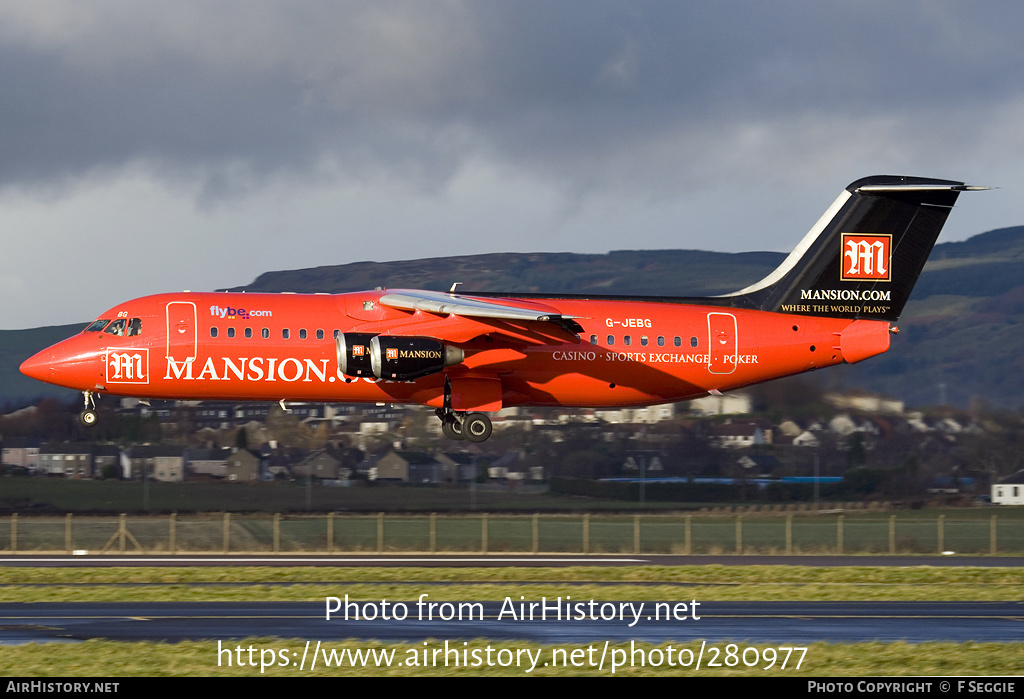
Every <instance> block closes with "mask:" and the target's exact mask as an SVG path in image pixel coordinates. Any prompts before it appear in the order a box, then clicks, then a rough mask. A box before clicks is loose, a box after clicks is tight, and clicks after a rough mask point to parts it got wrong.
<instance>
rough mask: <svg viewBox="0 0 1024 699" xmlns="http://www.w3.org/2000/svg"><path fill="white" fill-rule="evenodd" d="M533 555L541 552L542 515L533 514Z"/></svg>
mask: <svg viewBox="0 0 1024 699" xmlns="http://www.w3.org/2000/svg"><path fill="white" fill-rule="evenodd" d="M532 528H533V553H539V552H540V513H539V512H534V513H533V527H532Z"/></svg>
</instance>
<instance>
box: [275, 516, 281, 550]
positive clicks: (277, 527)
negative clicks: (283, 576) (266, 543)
mask: <svg viewBox="0 0 1024 699" xmlns="http://www.w3.org/2000/svg"><path fill="white" fill-rule="evenodd" d="M280 551H281V513H280V512H275V513H274V553H279V552H280Z"/></svg>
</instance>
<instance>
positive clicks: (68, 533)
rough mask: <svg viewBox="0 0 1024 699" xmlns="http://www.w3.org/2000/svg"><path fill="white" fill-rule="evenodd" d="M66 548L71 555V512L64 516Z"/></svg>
mask: <svg viewBox="0 0 1024 699" xmlns="http://www.w3.org/2000/svg"><path fill="white" fill-rule="evenodd" d="M64 548H65V550H67V552H68V555H71V551H72V549H71V513H70V512H68V514H67V516H66V517H65V518H64Z"/></svg>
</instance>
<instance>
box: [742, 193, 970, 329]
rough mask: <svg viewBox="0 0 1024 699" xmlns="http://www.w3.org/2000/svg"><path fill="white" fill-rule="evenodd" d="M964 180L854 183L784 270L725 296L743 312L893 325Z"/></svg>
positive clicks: (812, 230) (821, 220)
mask: <svg viewBox="0 0 1024 699" xmlns="http://www.w3.org/2000/svg"><path fill="white" fill-rule="evenodd" d="M973 189H985V188H984V187H971V186H968V185H965V184H964V183H962V182H951V181H949V180H932V179H925V178H922V177H897V176H890V175H882V176H876V177H865V178H864V179H862V180H857V181H856V182H854V183H853V184H851V185H850V186H849V187H847V188H846V190H845V191H844V192H843V193H842V194H841V195H840V196H839V198H838V199H836V201H835V203H834V204H832V206H831V207H830V208H829V210H828V211H826V212H825V214H824V215H823V216H822V217H821V219H819V221H818V223H817V224H816V225H815V226H814V228H812V229H811V231H810V232H809V233H808V234H807V235H806V236H805V237H804V239H803V240H802V241H800V244H799V245H798V246H797V247H796V249H795V250H793V252H792V253H791V254H790V255H789V257H787V258H786V260H785V261H784V262H783V263H782V265H781V266H780V267H779V268H778V269H776V270H775V271H774V272H772V273H771V274H769V275H768V276H767V277H765V278H764V279H762V280H761V281H759V282H758V283H756V284H753V285H751V286H748V287H747V288H745V289H741V290H740V291H737V292H735V293H734V294H729V295H728V296H729V297H731V298H732V304H731V305H734V306H737V307H741V308H756V309H759V310H765V311H777V312H783V313H797V314H802V315H815V316H827V317H833V318H870V319H875V320H887V321H895V320H896V319H897V318H898V317H899V315H900V313H902V312H903V306H904V305H905V304H906V302H907V299H908V298H909V297H910V292H911V290H912V289H913V288H914V283H915V282H916V281H917V277H918V275H920V274H921V270H922V269H923V268H924V263H925V261H926V260H927V259H928V255H929V253H931V251H932V246H933V245H934V244H935V239H936V238H938V237H939V232H940V231H941V230H942V225H943V224H944V223H945V222H946V217H947V216H949V212H950V209H952V208H953V204H954V203H955V202H956V198H957V196H958V195H959V194H960V192H963V191H967V190H973Z"/></svg>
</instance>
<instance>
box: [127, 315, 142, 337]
mask: <svg viewBox="0 0 1024 699" xmlns="http://www.w3.org/2000/svg"><path fill="white" fill-rule="evenodd" d="M141 334H142V318H132V319H131V320H129V321H128V337H134V336H135V335H141Z"/></svg>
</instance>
